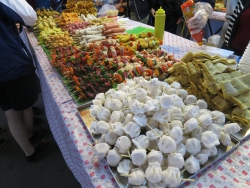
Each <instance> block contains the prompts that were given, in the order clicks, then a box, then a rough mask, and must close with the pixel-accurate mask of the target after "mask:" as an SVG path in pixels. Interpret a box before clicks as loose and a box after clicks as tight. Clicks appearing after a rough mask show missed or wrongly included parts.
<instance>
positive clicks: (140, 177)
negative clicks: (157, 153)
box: [128, 168, 145, 185]
mask: <svg viewBox="0 0 250 188" xmlns="http://www.w3.org/2000/svg"><path fill="white" fill-rule="evenodd" d="M144 181H145V174H144V172H143V170H141V169H139V168H137V169H132V172H131V174H129V177H128V182H129V183H130V184H131V185H141V184H143V182H144Z"/></svg>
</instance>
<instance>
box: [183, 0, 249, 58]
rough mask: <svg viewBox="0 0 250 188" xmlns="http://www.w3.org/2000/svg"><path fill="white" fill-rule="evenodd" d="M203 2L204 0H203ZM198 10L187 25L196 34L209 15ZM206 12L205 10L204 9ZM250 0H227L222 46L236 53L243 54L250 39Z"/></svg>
mask: <svg viewBox="0 0 250 188" xmlns="http://www.w3.org/2000/svg"><path fill="white" fill-rule="evenodd" d="M201 2H202V0H201ZM201 12H202V10H201V11H200V12H196V13H195V16H194V17H193V18H191V19H190V20H189V21H188V23H187V27H188V28H189V29H191V30H192V31H191V32H192V33H191V34H195V33H198V32H200V31H201V29H202V28H203V27H204V26H205V25H206V23H207V20H208V17H207V16H202V14H201ZM203 12H204V11H203ZM249 19H250V1H249V0H227V13H226V21H225V23H224V25H223V28H222V32H221V39H220V44H219V46H221V48H223V49H226V50H231V51H234V54H235V55H238V56H242V55H243V53H244V51H245V49H246V47H247V45H248V43H249V41H250V34H249V33H250V22H249Z"/></svg>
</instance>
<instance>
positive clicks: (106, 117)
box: [96, 107, 111, 122]
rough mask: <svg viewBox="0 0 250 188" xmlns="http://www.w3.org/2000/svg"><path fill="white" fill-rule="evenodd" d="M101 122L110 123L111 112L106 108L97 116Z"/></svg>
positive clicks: (101, 108) (101, 109)
mask: <svg viewBox="0 0 250 188" xmlns="http://www.w3.org/2000/svg"><path fill="white" fill-rule="evenodd" d="M96 115H97V117H98V119H99V120H103V121H107V122H108V121H109V118H110V115H111V112H110V111H109V110H108V109H107V108H104V107H100V110H99V111H98V113H97V114H96Z"/></svg>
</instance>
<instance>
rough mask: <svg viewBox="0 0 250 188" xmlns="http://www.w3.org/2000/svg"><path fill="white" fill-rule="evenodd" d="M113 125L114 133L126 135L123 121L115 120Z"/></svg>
mask: <svg viewBox="0 0 250 188" xmlns="http://www.w3.org/2000/svg"><path fill="white" fill-rule="evenodd" d="M111 127H112V128H113V129H114V133H115V134H117V135H118V136H122V135H124V130H123V124H122V123H121V122H115V123H113V124H111Z"/></svg>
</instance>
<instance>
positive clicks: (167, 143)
mask: <svg viewBox="0 0 250 188" xmlns="http://www.w3.org/2000/svg"><path fill="white" fill-rule="evenodd" d="M157 145H158V147H159V149H160V150H161V152H162V153H164V154H166V153H172V152H173V151H174V150H175V149H176V143H175V141H174V140H173V139H172V138H171V137H170V136H164V135H163V136H162V137H161V138H160V141H159V142H158V144H157Z"/></svg>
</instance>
